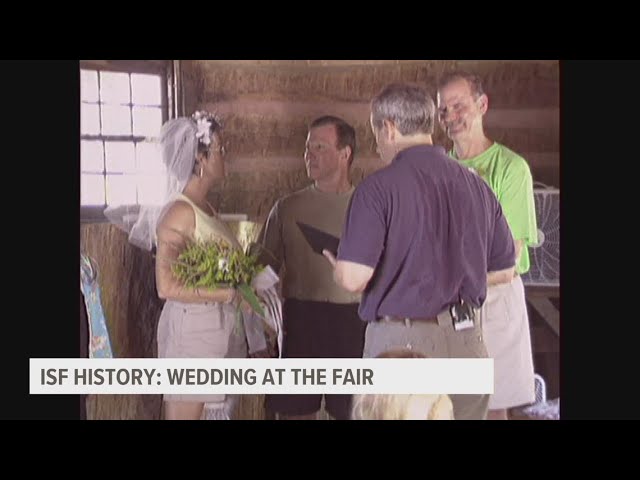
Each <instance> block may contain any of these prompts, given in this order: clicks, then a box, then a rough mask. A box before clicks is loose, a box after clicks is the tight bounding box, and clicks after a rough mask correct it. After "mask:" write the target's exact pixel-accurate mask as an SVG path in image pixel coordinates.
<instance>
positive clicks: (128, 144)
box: [80, 61, 170, 221]
mask: <svg viewBox="0 0 640 480" xmlns="http://www.w3.org/2000/svg"><path fill="white" fill-rule="evenodd" d="M166 63H167V62H161V61H147V62H144V61H137V62H136V61H120V62H118V61H93V62H81V64H80V108H81V111H80V170H81V171H80V205H81V218H82V220H90V221H96V220H98V221H99V220H104V215H103V214H102V211H103V210H104V208H105V207H107V206H111V205H139V204H148V203H158V202H160V201H161V200H162V198H163V188H164V183H163V181H162V177H161V175H162V174H163V169H164V166H163V165H162V161H161V158H160V155H159V149H158V147H157V143H155V141H154V140H155V139H157V137H158V135H159V133H160V128H161V126H162V124H163V123H164V122H165V121H166V120H167V118H168V112H169V108H168V98H169V95H168V94H169V92H168V88H167V85H168V80H169V78H168V75H169V72H170V70H169V69H168V68H167V67H166V66H165V65H163V64H166Z"/></svg>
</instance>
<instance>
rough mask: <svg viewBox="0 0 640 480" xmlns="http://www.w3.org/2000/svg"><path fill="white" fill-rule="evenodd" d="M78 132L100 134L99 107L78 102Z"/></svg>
mask: <svg viewBox="0 0 640 480" xmlns="http://www.w3.org/2000/svg"><path fill="white" fill-rule="evenodd" d="M80 133H81V134H83V135H99V134H100V107H98V105H89V104H87V103H82V104H80Z"/></svg>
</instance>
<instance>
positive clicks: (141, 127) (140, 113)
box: [133, 107, 162, 137]
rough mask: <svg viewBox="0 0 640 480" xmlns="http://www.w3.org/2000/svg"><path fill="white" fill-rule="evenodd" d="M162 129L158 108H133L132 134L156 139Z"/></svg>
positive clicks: (160, 114)
mask: <svg viewBox="0 0 640 480" xmlns="http://www.w3.org/2000/svg"><path fill="white" fill-rule="evenodd" d="M160 127H162V110H161V109H160V107H133V134H134V135H142V136H144V137H157V136H159V135H160Z"/></svg>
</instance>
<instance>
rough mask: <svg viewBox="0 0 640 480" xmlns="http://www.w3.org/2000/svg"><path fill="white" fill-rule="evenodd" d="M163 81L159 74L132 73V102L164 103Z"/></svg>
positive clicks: (146, 103)
mask: <svg viewBox="0 0 640 480" xmlns="http://www.w3.org/2000/svg"><path fill="white" fill-rule="evenodd" d="M161 92H162V82H161V80H160V77H159V76H158V75H142V74H138V73H132V74H131V95H132V97H133V99H132V102H131V103H134V104H136V105H158V106H160V105H162V94H161Z"/></svg>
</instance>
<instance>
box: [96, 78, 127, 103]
mask: <svg viewBox="0 0 640 480" xmlns="http://www.w3.org/2000/svg"><path fill="white" fill-rule="evenodd" d="M100 100H101V101H102V102H104V103H119V104H123V103H124V104H126V103H131V97H130V95H129V74H128V73H119V72H100Z"/></svg>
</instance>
